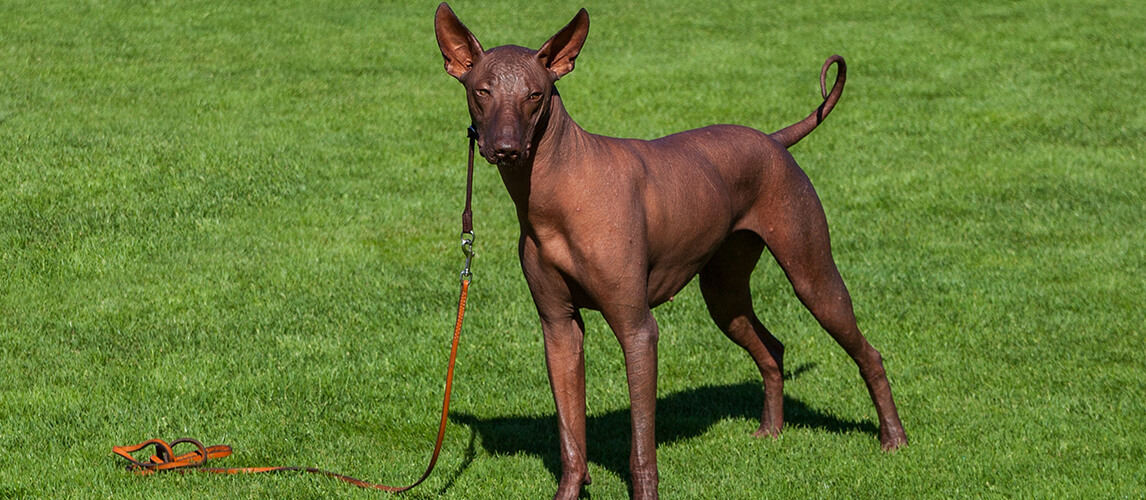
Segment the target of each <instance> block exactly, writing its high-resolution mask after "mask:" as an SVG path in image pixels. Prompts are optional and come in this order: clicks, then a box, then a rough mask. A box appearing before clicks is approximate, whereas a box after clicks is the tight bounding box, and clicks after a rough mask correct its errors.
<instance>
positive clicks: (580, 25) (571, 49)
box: [537, 9, 589, 78]
mask: <svg viewBox="0 0 1146 500" xmlns="http://www.w3.org/2000/svg"><path fill="white" fill-rule="evenodd" d="M588 35H589V12H588V11H586V10H585V9H581V11H580V12H577V15H576V16H574V17H573V20H572V21H569V24H567V25H566V26H565V27H564V28H561V31H558V32H557V34H556V35H553V38H550V39H549V41H548V42H545V45H542V46H541V48H540V49H537V59H539V60H540V61H541V64H543V65H544V66H545V67H546V68H549V71H552V72H553V74H554V75H556V76H557V78H561V77H563V76H565V75H567V74H568V73H569V72H570V71H573V61H575V60H576V59H577V54H580V53H581V46H582V45H584V44H585V37H586V36H588Z"/></svg>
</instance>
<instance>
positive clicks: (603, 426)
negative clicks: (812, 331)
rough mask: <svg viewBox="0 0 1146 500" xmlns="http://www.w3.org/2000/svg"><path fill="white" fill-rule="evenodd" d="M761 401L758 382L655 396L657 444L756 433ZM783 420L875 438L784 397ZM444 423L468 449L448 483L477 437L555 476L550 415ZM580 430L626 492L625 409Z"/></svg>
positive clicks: (455, 416)
mask: <svg viewBox="0 0 1146 500" xmlns="http://www.w3.org/2000/svg"><path fill="white" fill-rule="evenodd" d="M813 367H814V365H812V366H811V367H810V366H809V365H804V366H801V367H798V368H797V369H796V370H795V371H794V372H790V373H789V374H788V376H787V377H785V378H791V377H794V376H796V375H798V374H800V373H802V372H804V371H808V370H810V369H811V368H813ZM763 401H764V391H763V388H762V387H761V384H760V383H759V382H741V383H738V384H729V385H710V386H704V387H698V388H695V389H689V390H686V391H681V392H677V393H674V394H670V395H668V396H664V397H661V398H658V399H657V424H656V425H657V430H656V436H657V445H658V446H661V445H665V444H672V443H676V442H678V441H683V440H687V439H690V438H694V437H697V436H700V435H702V434H704V433H705V432H707V431H708V429H709V428H710V427H712V426H713V425H715V424H716V423H718V422H720V421H722V420H727V419H745V420H749V421H751V422H753V424H752V425H751V427H746V428H745V430H744V432H745V434H748V433H751V432H752V431H755V430H756V425H757V423H758V422H759V419H760V410H761V408H762V406H761V405H762V404H763ZM784 416H785V422H786V423H785V426H794V427H806V428H810V429H820V430H823V431H827V432H832V433H838V434H843V433H850V432H863V433H867V434H870V435H872V436H875V437H878V436H879V429H878V427H876V425H875V424H874V423H872V422H861V421H853V420H846V419H840V418H838V417H836V416H833V415H828V414H825V413H823V412H820V411H818V410H816V409H815V408H812V407H809V406H808V405H806V404H804V403H803V402H802V401H799V400H797V399H793V398H790V397H788V396H784ZM450 420H451V421H453V422H455V423H458V424H461V425H464V426H466V427H469V429H470V446H469V451H468V452H467V454H466V455H467V460H466V463H465V464H464V465H463V466H462V469H461V470H460V471H458V473H457V474H455V476H454V478H453V479H451V481H450V482H449V484H450V485H452V484H453V482H454V479H456V478H457V476H458V475H460V474H461V473H462V471H464V469H465V468H467V467H468V466H469V463H470V462H472V461H473V458H474V456H475V454H474V436H475V434H476V435H480V436H481V447H482V448H483V449H484V450H485V451H486V452H487V453H489V454H491V455H507V456H509V455H517V454H521V453H524V454H528V455H533V456H537V457H539V458H541V460H542V462H543V463H544V465H545V467H546V469H548V470H549V472H550V473H551V474H553V477H554V479H555V480H559V479H560V478H561V460H560V455H559V453H558V441H557V417H556V416H555V415H553V414H550V415H546V416H529V417H520V416H512V417H479V416H476V415H470V414H467V413H463V412H451V413H450ZM586 432H587V434H588V441H589V443H588V444H589V461H590V462H592V463H595V464H597V465H599V466H601V467H603V468H605V469H607V470H609V471H611V472H613V473H615V474H617V475H618V476H620V477H621V478H623V480H624V481H625V482H626V483H628V484H629V487H630V488H631V487H632V481H631V479H630V477H629V446H630V443H629V441H630V439H631V436H632V434H631V427H630V422H629V410H628V409H624V410H614V411H611V412H608V413H605V414H603V415H590V416H589V417H588V420H587V422H586ZM446 489H448V486H447V488H446ZM443 491H444V490H443Z"/></svg>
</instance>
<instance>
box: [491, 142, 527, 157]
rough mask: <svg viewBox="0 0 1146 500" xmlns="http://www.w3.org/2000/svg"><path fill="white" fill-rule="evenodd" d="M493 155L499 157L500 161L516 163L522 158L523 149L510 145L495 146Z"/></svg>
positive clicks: (500, 144)
mask: <svg viewBox="0 0 1146 500" xmlns="http://www.w3.org/2000/svg"><path fill="white" fill-rule="evenodd" d="M493 154H494V155H495V156H497V159H498V160H509V161H514V160H516V159H517V158H518V157H519V156H521V149H520V148H518V147H517V146H515V145H512V144H509V143H504V142H503V143H499V144H495V145H494V148H493Z"/></svg>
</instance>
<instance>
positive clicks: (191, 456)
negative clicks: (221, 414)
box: [111, 126, 477, 493]
mask: <svg viewBox="0 0 1146 500" xmlns="http://www.w3.org/2000/svg"><path fill="white" fill-rule="evenodd" d="M468 135H469V139H470V151H469V162H468V165H467V172H466V201H465V209H464V210H463V211H462V252H463V253H464V254H465V257H466V260H465V267H463V268H462V273H461V284H462V291H461V293H460V294H459V297H458V318H457V322H456V323H454V339H453V342H452V344H451V345H450V361H449V364H448V367H447V368H446V391H445V392H446V394H445V397H444V398H443V399H442V420H441V422H440V423H439V424H438V439H437V442H435V443H434V453H433V455H431V456H430V464H429V465H427V466H426V471H425V472H423V473H422V477H420V478H418V480H417V481H414V483H413V484H411V485H409V486H387V485H384V484H378V483H371V482H368V481H363V480H361V479H356V478H353V477H350V476H346V475H343V474H338V473H335V472H331V471H328V470H322V469H316V468H314V467H295V466H290V467H227V468H218V467H204V465H205V464H206V463H207V461H208V460H212V459H216V458H223V457H226V456H229V455H230V454H231V447H230V446H227V445H225V444H220V445H215V446H204V445H203V443H201V442H199V441H198V440H195V439H192V438H186V437H185V438H179V439H176V440H175V441H172V442H171V443H167V442H165V441H163V440H161V439H149V440H147V441H144V442H142V443H139V444H137V445H134V446H113V447H112V448H111V451H112V453H114V454H116V455H119V456H121V457H123V458H125V459H127V461H128V465H127V468H128V470H130V471H133V472H135V473H137V474H140V475H148V474H153V473H155V472H163V471H172V470H174V471H178V472H208V473H213V474H259V473H263V472H292V471H301V472H309V473H311V474H320V475H323V476H327V477H331V478H334V479H338V480H340V481H345V482H347V483H350V484H353V485H354V486H358V487H360V488H368V489H374V490H382V491H389V492H392V493H400V492H403V491H406V490H409V489H411V488H413V487H415V486H417V485H419V484H422V481H425V480H426V478H428V477H430V472H432V471H433V470H434V465H436V464H437V463H438V456H439V455H440V454H441V452H442V442H443V441H444V440H445V437H446V422H448V421H449V413H450V394H451V393H452V390H453V385H454V362H455V361H456V360H457V358H458V341H459V340H460V339H461V335H462V319H463V318H464V317H465V314H466V299H467V298H468V296H469V289H470V280H471V279H472V278H473V273H471V272H470V263H471V261H472V260H473V257H474V251H473V243H474V232H473V210H472V208H471V206H470V205H471V200H472V198H473V171H474V143H475V141H476V140H477V131H476V130H475V129H474V128H473V127H472V126H471V127H470V128H469V130H468ZM181 444H189V445H192V446H194V447H195V449H194V450H193V451H189V452H187V453H184V454H182V455H176V454H175V449H174V448H175V446H177V445H181ZM150 446H154V447H155V451H154V454H152V455H151V457H149V458H148V459H147V461H143V460H138V459H136V458H135V456H134V454H135V453H138V452H140V451H142V450H145V449H147V448H148V447H150Z"/></svg>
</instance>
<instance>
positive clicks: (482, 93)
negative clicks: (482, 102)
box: [474, 89, 489, 97]
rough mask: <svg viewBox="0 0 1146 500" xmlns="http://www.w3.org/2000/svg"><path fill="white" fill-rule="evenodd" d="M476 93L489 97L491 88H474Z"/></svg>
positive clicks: (479, 95)
mask: <svg viewBox="0 0 1146 500" xmlns="http://www.w3.org/2000/svg"><path fill="white" fill-rule="evenodd" d="M474 95H476V96H478V97H489V89H474Z"/></svg>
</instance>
